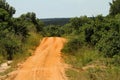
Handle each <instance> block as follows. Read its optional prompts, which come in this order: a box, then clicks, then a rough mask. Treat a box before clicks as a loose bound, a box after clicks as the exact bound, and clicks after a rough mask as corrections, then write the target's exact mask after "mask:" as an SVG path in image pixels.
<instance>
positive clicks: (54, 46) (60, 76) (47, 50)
mask: <svg viewBox="0 0 120 80" xmlns="http://www.w3.org/2000/svg"><path fill="white" fill-rule="evenodd" d="M65 41H66V40H65V39H64V38H59V37H46V38H44V39H43V40H42V42H41V44H40V45H39V46H38V47H37V49H36V51H35V52H34V54H33V56H31V57H30V58H28V59H27V60H26V61H25V62H24V64H23V65H22V68H21V69H20V70H19V71H18V73H17V75H16V77H15V78H14V79H13V80H67V77H66V76H65V64H64V62H63V61H62V59H61V52H60V50H61V49H62V48H63V45H64V43H65Z"/></svg>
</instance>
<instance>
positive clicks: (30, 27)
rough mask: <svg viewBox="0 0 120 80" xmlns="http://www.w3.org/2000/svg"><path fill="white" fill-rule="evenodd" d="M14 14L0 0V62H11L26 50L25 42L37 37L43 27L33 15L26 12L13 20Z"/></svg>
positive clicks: (2, 0)
mask: <svg viewBox="0 0 120 80" xmlns="http://www.w3.org/2000/svg"><path fill="white" fill-rule="evenodd" d="M15 12H16V10H15V9H14V8H13V7H11V6H10V5H9V4H8V3H7V2H6V1H5V0H0V61H2V60H6V59H7V60H12V59H13V58H15V57H14V56H15V55H18V54H22V53H23V52H24V51H25V50H26V48H25V45H26V44H27V42H26V41H28V39H29V38H30V37H32V36H33V35H37V31H40V30H41V27H42V26H43V23H42V22H41V21H39V20H38V19H37V18H36V15H35V13H33V12H28V13H27V14H23V15H21V16H20V17H18V18H14V17H13V15H14V14H15ZM33 38H34V37H33ZM29 45H30V44H29ZM32 46H34V45H32ZM23 55H24V54H23ZM0 63H1V62H0Z"/></svg>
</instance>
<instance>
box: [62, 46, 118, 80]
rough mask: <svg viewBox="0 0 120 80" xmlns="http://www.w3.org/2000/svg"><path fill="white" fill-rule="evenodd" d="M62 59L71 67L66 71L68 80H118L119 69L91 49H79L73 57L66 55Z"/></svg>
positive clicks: (108, 59)
mask: <svg viewBox="0 0 120 80" xmlns="http://www.w3.org/2000/svg"><path fill="white" fill-rule="evenodd" d="M64 59H65V62H66V63H67V64H70V65H71V68H69V69H68V70H67V71H66V74H67V76H68V78H69V80H120V76H119V75H120V67H119V66H115V65H113V64H112V63H111V61H112V58H111V59H110V58H104V57H103V56H102V55H100V53H99V52H98V51H96V50H95V49H93V48H90V47H81V48H80V49H79V50H78V51H76V54H74V55H71V54H68V53H66V54H65V56H64Z"/></svg>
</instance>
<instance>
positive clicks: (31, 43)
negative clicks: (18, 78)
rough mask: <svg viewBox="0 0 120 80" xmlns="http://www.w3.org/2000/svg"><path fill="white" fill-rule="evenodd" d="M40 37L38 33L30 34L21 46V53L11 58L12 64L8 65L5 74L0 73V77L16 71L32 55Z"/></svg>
mask: <svg viewBox="0 0 120 80" xmlns="http://www.w3.org/2000/svg"><path fill="white" fill-rule="evenodd" d="M41 38H42V36H41V35H40V34H38V33H34V32H31V33H30V36H29V37H28V38H27V40H26V42H25V43H24V44H23V45H22V51H21V52H18V53H17V54H15V55H14V57H13V60H12V61H13V63H12V64H10V66H11V68H9V69H7V70H6V71H5V72H2V73H0V75H2V76H3V75H6V74H8V73H10V72H12V71H14V70H16V69H17V68H18V67H20V65H21V64H22V63H23V62H24V61H25V60H26V59H27V58H28V57H29V56H31V55H32V53H33V52H34V50H35V49H36V47H37V46H38V45H39V43H40V39H41Z"/></svg>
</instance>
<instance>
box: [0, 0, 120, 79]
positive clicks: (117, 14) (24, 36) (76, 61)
mask: <svg viewBox="0 0 120 80" xmlns="http://www.w3.org/2000/svg"><path fill="white" fill-rule="evenodd" d="M119 6H120V1H119V0H113V2H112V3H110V12H109V14H108V15H107V16H102V15H98V16H95V17H94V16H93V17H87V16H81V17H75V18H72V19H70V20H69V19H64V20H61V19H60V20H59V19H58V21H56V19H55V20H53V21H50V20H49V19H48V20H46V19H45V20H43V21H44V22H45V25H44V23H42V22H41V21H40V19H38V18H36V15H35V13H33V12H28V13H26V14H23V15H21V16H20V17H18V18H14V17H13V14H15V9H14V8H13V7H11V6H10V5H9V4H8V3H6V2H5V0H0V46H1V47H0V60H5V59H8V60H11V59H14V58H18V55H19V56H21V55H26V54H23V53H25V51H26V50H28V48H31V47H30V46H35V45H36V44H37V43H38V42H39V38H40V35H41V36H43V37H46V36H59V37H65V38H67V39H68V42H67V43H66V44H65V47H64V48H63V50H62V52H63V53H65V54H64V55H67V57H65V59H66V62H67V63H69V64H71V65H72V68H73V69H70V70H69V71H68V72H67V74H68V76H69V77H70V79H71V80H79V79H80V78H81V79H82V80H120V77H119V76H118V75H120V68H119V67H120V61H119V60H120V7H119ZM68 20H69V21H68ZM28 46H29V47H28ZM16 55H17V56H16ZM20 58H22V57H20ZM82 70H84V71H82Z"/></svg>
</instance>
